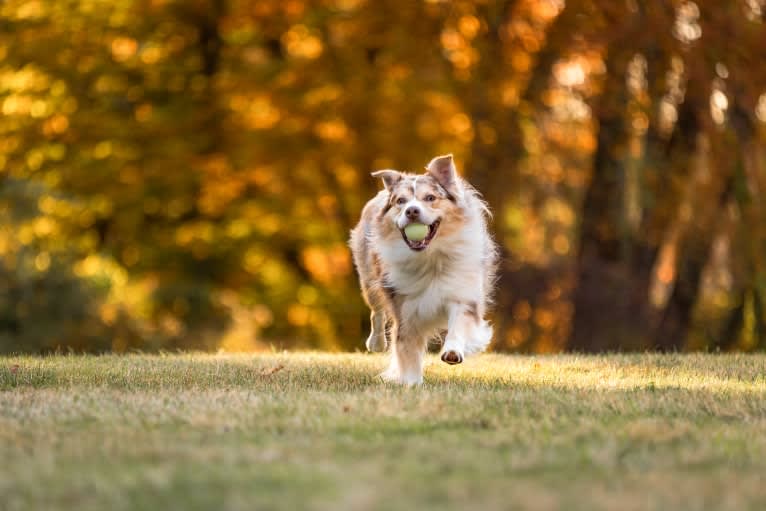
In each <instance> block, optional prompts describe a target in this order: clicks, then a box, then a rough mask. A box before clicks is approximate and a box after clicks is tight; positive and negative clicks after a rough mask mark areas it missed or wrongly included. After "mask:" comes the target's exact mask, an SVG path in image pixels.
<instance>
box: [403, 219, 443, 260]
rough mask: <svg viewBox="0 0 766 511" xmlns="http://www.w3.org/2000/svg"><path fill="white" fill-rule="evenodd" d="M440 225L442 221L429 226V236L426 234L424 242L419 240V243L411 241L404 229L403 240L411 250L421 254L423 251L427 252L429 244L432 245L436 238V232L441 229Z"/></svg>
mask: <svg viewBox="0 0 766 511" xmlns="http://www.w3.org/2000/svg"><path fill="white" fill-rule="evenodd" d="M440 223H441V220H436V221H435V222H434V223H432V224H431V225H429V226H428V234H426V237H425V238H423V239H422V240H419V241H415V240H411V239H409V238H408V237H407V233H405V232H404V229H400V231H401V233H402V238H403V239H404V242H405V243H406V244H407V246H408V247H410V250H414V251H416V252H420V251H421V250H425V248H426V247H427V246H428V244H429V243H431V240H432V239H434V236H436V231H437V229H439V224H440Z"/></svg>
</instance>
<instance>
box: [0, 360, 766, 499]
mask: <svg viewBox="0 0 766 511" xmlns="http://www.w3.org/2000/svg"><path fill="white" fill-rule="evenodd" d="M428 364H429V365H428V367H427V369H426V383H425V384H424V385H423V386H421V387H417V388H401V387H397V386H393V385H390V384H384V383H382V382H380V381H379V380H378V379H377V378H376V374H377V373H379V372H380V371H381V370H382V369H383V368H384V366H385V359H384V358H383V357H382V356H377V355H367V354H349V355H331V354H313V353H298V354H269V355H202V354H189V355H158V356H150V355H129V356H98V357H94V356H55V357H43V358H35V357H10V358H0V509H2V510H3V511H6V510H9V511H10V510H29V509H46V510H48V509H78V510H91V509H92V510H109V511H117V510H123V509H160V510H170V509H184V510H193V509H216V510H217V509H223V510H226V509H232V510H238V509H242V510H253V509H257V510H269V509H289V510H294V509H333V510H338V509H364V510H378V509H380V510H386V509H391V510H399V509H418V510H420V509H438V510H451V509H486V510H493V509H498V510H499V509H567V510H579V509H582V510H597V509H620V510H621V511H626V510H632V509H642V510H643V509H657V510H667V509H687V510H695V509H699V510H702V509H705V510H708V509H731V510H738V511H739V510H748V509H752V510H763V509H766V356H764V355H752V356H745V355H649V354H647V355H606V356H576V355H567V356H537V357H527V356H501V355H483V356H480V357H475V358H471V359H469V360H468V361H467V362H466V363H465V364H463V365H462V366H456V367H449V366H446V365H445V364H443V363H441V362H439V361H438V360H436V359H429V362H428Z"/></svg>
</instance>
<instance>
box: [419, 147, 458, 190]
mask: <svg viewBox="0 0 766 511" xmlns="http://www.w3.org/2000/svg"><path fill="white" fill-rule="evenodd" d="M426 171H427V172H428V174H429V175H430V176H432V177H433V178H434V179H436V180H437V181H438V182H439V184H440V185H442V186H443V187H444V189H445V190H447V192H448V193H449V194H450V195H452V196H453V197H459V196H460V186H459V184H458V177H457V169H456V168H455V162H454V161H453V160H452V155H451V154H445V155H444V156H437V157H436V158H434V159H433V160H431V161H430V162H429V163H428V165H426Z"/></svg>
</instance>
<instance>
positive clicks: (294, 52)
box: [282, 25, 323, 60]
mask: <svg viewBox="0 0 766 511" xmlns="http://www.w3.org/2000/svg"><path fill="white" fill-rule="evenodd" d="M282 44H283V45H284V46H285V48H286V49H287V53H289V54H290V56H292V57H296V58H301V59H307V60H313V59H316V58H317V57H319V56H320V55H321V54H322V50H323V48H322V40H321V39H319V37H317V36H316V35H314V34H313V33H312V31H311V30H309V28H308V27H306V26H305V25H293V26H292V27H290V30H288V31H287V32H285V33H284V34H283V35H282Z"/></svg>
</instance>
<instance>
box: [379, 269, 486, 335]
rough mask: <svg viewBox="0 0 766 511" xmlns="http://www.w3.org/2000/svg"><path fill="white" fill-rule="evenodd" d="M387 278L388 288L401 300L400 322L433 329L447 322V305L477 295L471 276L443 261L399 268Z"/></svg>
mask: <svg viewBox="0 0 766 511" xmlns="http://www.w3.org/2000/svg"><path fill="white" fill-rule="evenodd" d="M388 277H389V283H388V284H389V285H390V286H391V287H393V289H394V290H395V293H396V295H397V297H398V299H400V300H401V304H402V308H401V313H402V316H403V319H405V320H407V321H417V322H419V323H423V324H428V323H433V326H434V327H436V326H439V325H440V324H441V323H443V322H445V321H446V318H447V305H448V304H449V303H451V302H455V301H468V300H470V299H471V298H470V297H471V296H473V295H474V294H475V293H476V292H477V291H478V290H477V289H476V285H475V282H473V281H474V280H476V279H475V278H472V277H471V274H470V273H468V272H466V271H465V270H463V269H461V268H460V265H456V264H454V262H452V264H450V262H449V261H445V260H443V259H442V260H433V261H430V260H429V261H424V262H421V264H418V265H411V266H408V265H402V266H399V267H397V268H394V269H392V271H390V272H389V274H388ZM473 277H475V275H474V276H473Z"/></svg>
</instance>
